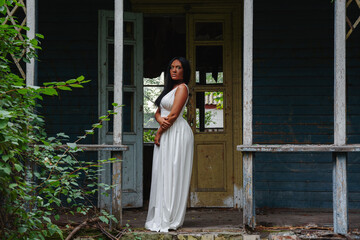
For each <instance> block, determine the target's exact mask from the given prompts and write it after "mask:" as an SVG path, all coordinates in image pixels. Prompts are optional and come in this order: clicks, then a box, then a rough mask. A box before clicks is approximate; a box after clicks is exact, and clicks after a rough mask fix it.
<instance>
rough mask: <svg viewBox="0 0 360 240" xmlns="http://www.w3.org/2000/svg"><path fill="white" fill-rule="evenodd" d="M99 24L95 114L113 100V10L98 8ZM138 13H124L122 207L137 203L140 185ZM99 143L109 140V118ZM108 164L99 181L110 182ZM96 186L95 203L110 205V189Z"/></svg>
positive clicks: (140, 201) (102, 153)
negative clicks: (97, 192)
mask: <svg viewBox="0 0 360 240" xmlns="http://www.w3.org/2000/svg"><path fill="white" fill-rule="evenodd" d="M99 14H100V17H99V19H100V24H99V114H100V116H101V115H106V114H107V110H108V109H111V108H112V105H111V104H112V102H113V101H114V100H113V99H114V32H113V31H114V12H113V11H100V13H99ZM142 51H143V50H142V15H141V14H138V13H124V57H123V105H124V106H123V107H122V108H123V116H122V118H123V121H122V122H123V126H122V130H123V144H124V145H127V146H128V147H129V150H128V151H125V152H124V153H123V162H122V191H123V195H122V204H123V207H141V206H142V204H143V194H142V192H143V185H142V173H143V170H142V169H143V166H142V135H143V126H142V125H143V124H142V122H143V116H142V104H143V93H142V90H143V89H142V79H143V74H142V61H143V56H142V54H143V53H142ZM99 143H100V144H112V143H113V121H112V120H110V121H109V122H105V124H104V127H103V128H102V129H101V130H100V133H99ZM110 157H111V153H110V152H105V151H100V152H99V158H100V159H107V158H110ZM111 167H112V166H111V164H107V165H105V166H104V167H103V169H104V171H103V172H102V173H101V175H100V178H99V181H100V182H103V183H107V184H111V176H112V170H111ZM102 193H104V190H102V189H99V207H102V208H108V209H109V208H110V206H111V191H109V192H108V195H107V196H106V195H102Z"/></svg>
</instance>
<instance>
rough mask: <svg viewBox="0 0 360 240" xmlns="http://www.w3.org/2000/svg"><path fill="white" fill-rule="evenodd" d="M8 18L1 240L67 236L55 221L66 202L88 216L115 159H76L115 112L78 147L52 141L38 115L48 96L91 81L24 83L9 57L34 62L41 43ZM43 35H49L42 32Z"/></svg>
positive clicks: (0, 145) (1, 78) (0, 47)
mask: <svg viewBox="0 0 360 240" xmlns="http://www.w3.org/2000/svg"><path fill="white" fill-rule="evenodd" d="M5 4H7V5H9V4H17V3H16V1H9V0H7V1H4V0H0V12H4V11H3V9H4V7H5ZM4 19H5V17H4V16H1V18H0V206H1V208H0V239H45V238H48V237H50V236H53V235H58V236H59V237H60V238H63V232H62V230H61V229H60V228H59V226H57V225H56V224H54V220H59V219H60V215H58V214H57V208H59V207H62V206H63V205H64V204H66V206H67V207H68V209H70V211H72V213H73V214H74V213H75V212H76V213H81V214H86V213H87V212H88V211H89V210H90V209H93V206H91V204H90V203H89V202H88V199H89V195H91V194H95V193H97V185H96V183H97V175H98V172H99V166H101V164H105V163H108V162H113V161H115V160H114V159H109V160H102V161H96V162H79V161H77V159H76V158H75V157H74V156H75V153H77V152H81V151H82V150H81V149H79V148H78V147H77V143H78V142H79V141H80V140H81V139H83V138H85V137H86V136H87V135H89V134H92V133H93V132H94V129H95V128H100V127H101V126H102V122H103V121H108V120H109V116H110V115H112V114H115V113H114V111H109V112H108V115H107V116H102V117H100V120H99V122H98V123H96V124H94V125H93V128H92V129H90V130H86V132H85V134H84V135H83V136H80V137H79V139H78V140H77V141H75V142H73V143H71V142H68V136H66V135H65V134H64V133H58V134H57V135H56V136H55V137H47V135H46V133H45V131H44V119H43V117H41V116H39V115H38V114H36V111H35V110H36V108H37V107H39V106H40V105H39V101H40V100H43V97H42V96H43V95H49V96H54V95H58V91H59V90H62V91H71V90H72V88H81V87H83V85H84V84H85V83H87V82H88V80H85V78H84V77H83V76H80V77H78V78H76V79H70V80H68V81H65V82H49V83H45V84H44V86H42V87H37V86H25V83H24V79H22V78H20V77H19V76H17V75H16V74H14V73H12V72H11V70H10V64H11V61H9V55H10V54H13V55H15V56H20V55H21V53H22V52H23V51H24V50H27V51H28V53H29V54H27V56H26V57H25V59H26V60H25V61H29V60H30V59H31V58H33V57H36V51H35V50H36V49H40V47H39V42H38V40H36V39H27V38H26V36H24V37H25V40H24V41H22V40H19V39H17V37H16V35H17V31H16V29H15V27H14V26H12V25H7V24H3V25H1V24H2V23H3V22H4ZM18 27H19V26H18ZM37 37H38V38H42V37H43V36H42V35H40V34H37ZM65 143H66V144H65ZM80 178H86V180H87V181H86V182H90V184H85V186H82V185H81V184H80V181H79V179H80ZM104 187H105V188H111V186H105V185H104ZM62 199H65V200H66V201H62ZM98 214H99V216H100V217H101V220H102V221H104V222H108V221H109V219H111V220H114V219H113V217H112V216H111V215H109V214H107V213H105V212H100V213H98Z"/></svg>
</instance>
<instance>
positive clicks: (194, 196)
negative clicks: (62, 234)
mask: <svg viewBox="0 0 360 240" xmlns="http://www.w3.org/2000/svg"><path fill="white" fill-rule="evenodd" d="M190 202H191V204H190V205H191V206H192V207H194V206H196V205H197V204H198V203H199V202H200V201H199V198H198V195H197V193H196V192H190Z"/></svg>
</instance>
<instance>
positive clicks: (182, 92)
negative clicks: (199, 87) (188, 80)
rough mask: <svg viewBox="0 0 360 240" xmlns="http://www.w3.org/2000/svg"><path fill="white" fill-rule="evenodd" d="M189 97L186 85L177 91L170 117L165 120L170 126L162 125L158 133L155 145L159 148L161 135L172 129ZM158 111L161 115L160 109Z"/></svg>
mask: <svg viewBox="0 0 360 240" xmlns="http://www.w3.org/2000/svg"><path fill="white" fill-rule="evenodd" d="M187 97H188V90H187V87H186V86H185V85H180V86H179V87H178V89H177V90H176V93H175V99H174V103H173V106H172V108H171V111H170V113H169V115H168V116H167V117H165V118H163V119H164V123H165V122H166V124H169V125H166V124H164V123H163V124H161V125H160V128H159V129H158V130H157V132H156V135H155V139H154V143H155V144H156V145H157V146H160V138H161V135H162V134H163V132H165V131H166V130H167V129H168V128H169V127H171V125H172V124H173V123H174V122H175V121H176V119H177V118H178V117H179V115H180V112H181V110H182V108H183V107H184V105H185V102H186V99H187ZM158 111H159V114H160V110H159V109H158ZM158 111H157V112H158ZM157 112H156V113H155V117H156V114H157ZM159 123H160V122H159Z"/></svg>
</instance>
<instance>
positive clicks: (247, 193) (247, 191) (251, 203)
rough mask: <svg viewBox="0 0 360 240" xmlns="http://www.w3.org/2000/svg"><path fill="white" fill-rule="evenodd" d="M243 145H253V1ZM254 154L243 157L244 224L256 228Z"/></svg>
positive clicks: (247, 19) (247, 18) (247, 16)
mask: <svg viewBox="0 0 360 240" xmlns="http://www.w3.org/2000/svg"><path fill="white" fill-rule="evenodd" d="M243 81H244V84H243V143H244V144H248V145H249V144H252V140H253V139H252V138H253V137H252V131H253V129H252V124H253V122H252V117H253V116H252V114H253V113H252V107H253V106H252V104H253V99H252V98H253V96H252V95H253V94H252V93H253V1H252V0H245V1H244V77H243ZM253 166H254V162H253V154H252V153H245V154H244V155H243V191H244V202H243V223H244V224H245V225H246V226H248V227H251V228H255V225H256V221H255V199H254V196H255V194H254V175H253Z"/></svg>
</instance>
